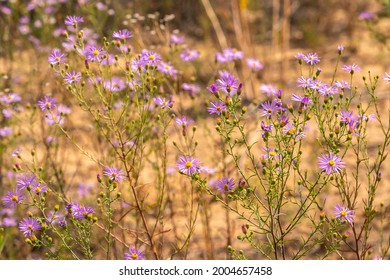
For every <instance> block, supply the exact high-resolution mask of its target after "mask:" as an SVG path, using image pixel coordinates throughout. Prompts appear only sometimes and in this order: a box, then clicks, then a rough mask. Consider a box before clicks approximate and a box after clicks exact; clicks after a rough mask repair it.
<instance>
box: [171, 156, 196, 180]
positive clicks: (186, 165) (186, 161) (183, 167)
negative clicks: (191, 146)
mask: <svg viewBox="0 0 390 280" xmlns="http://www.w3.org/2000/svg"><path fill="white" fill-rule="evenodd" d="M177 168H178V169H179V171H180V173H183V174H187V175H189V176H190V175H192V174H194V173H197V172H199V169H200V162H199V160H197V159H196V158H192V157H191V156H181V157H179V161H178V162H177Z"/></svg>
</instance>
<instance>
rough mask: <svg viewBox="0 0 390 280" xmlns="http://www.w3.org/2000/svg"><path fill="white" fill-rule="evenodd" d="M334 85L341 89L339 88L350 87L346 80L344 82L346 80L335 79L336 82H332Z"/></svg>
mask: <svg viewBox="0 0 390 280" xmlns="http://www.w3.org/2000/svg"><path fill="white" fill-rule="evenodd" d="M334 85H335V86H336V87H338V88H339V89H341V90H344V89H350V88H351V85H350V84H349V83H348V82H346V81H341V82H340V81H337V82H335V83H334Z"/></svg>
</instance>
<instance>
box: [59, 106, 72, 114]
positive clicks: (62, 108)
mask: <svg viewBox="0 0 390 280" xmlns="http://www.w3.org/2000/svg"><path fill="white" fill-rule="evenodd" d="M57 111H58V113H60V115H69V114H70V113H72V110H71V109H70V108H69V107H68V106H66V105H64V104H60V105H58V107H57Z"/></svg>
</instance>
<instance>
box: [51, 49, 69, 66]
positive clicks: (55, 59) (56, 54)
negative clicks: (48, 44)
mask: <svg viewBox="0 0 390 280" xmlns="http://www.w3.org/2000/svg"><path fill="white" fill-rule="evenodd" d="M65 56H66V54H63V53H62V52H61V51H60V50H59V49H54V50H53V51H52V52H51V53H50V55H49V57H48V59H47V60H48V61H49V62H50V64H52V65H56V64H60V63H64V62H65Z"/></svg>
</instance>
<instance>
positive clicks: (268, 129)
mask: <svg viewBox="0 0 390 280" xmlns="http://www.w3.org/2000/svg"><path fill="white" fill-rule="evenodd" d="M273 127H274V126H273V125H272V124H270V125H266V124H265V123H264V122H263V121H261V129H262V130H263V131H264V132H271V131H272V128H273Z"/></svg>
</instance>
